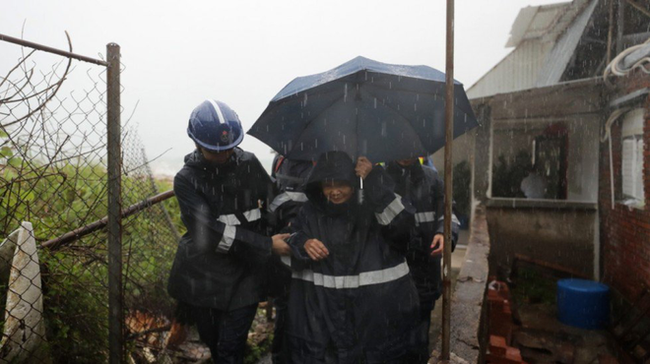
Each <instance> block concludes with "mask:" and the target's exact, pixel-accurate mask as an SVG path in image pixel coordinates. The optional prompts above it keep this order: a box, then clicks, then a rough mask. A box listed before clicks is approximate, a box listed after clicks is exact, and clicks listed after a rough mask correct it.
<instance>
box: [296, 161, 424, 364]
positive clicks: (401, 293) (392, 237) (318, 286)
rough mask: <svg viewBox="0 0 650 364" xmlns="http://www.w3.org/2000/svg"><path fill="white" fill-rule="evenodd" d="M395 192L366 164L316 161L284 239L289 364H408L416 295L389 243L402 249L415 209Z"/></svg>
mask: <svg viewBox="0 0 650 364" xmlns="http://www.w3.org/2000/svg"><path fill="white" fill-rule="evenodd" d="M359 178H362V179H363V181H364V185H365V189H364V201H363V203H359V199H357V198H356V197H357V194H358V193H359V187H360V186H359V185H360V184H359ZM392 187H393V183H392V181H391V180H390V178H389V177H388V176H387V175H386V173H385V172H384V170H383V168H381V167H379V166H377V167H374V168H373V166H372V164H371V163H370V161H369V160H368V159H366V158H364V157H360V158H359V159H358V161H357V163H356V165H355V163H353V162H352V160H351V159H350V157H348V155H347V154H345V153H343V152H327V153H325V154H323V155H322V156H321V157H320V158H319V160H318V162H317V164H316V166H315V168H314V171H313V172H312V174H311V176H310V178H309V180H308V182H307V187H306V189H305V193H306V195H307V198H308V201H307V202H306V203H305V204H304V205H303V208H302V210H301V211H300V213H299V214H298V218H297V219H296V220H295V225H292V227H293V228H294V230H295V233H294V234H293V235H292V237H291V238H290V239H289V245H290V246H291V252H292V259H291V269H292V281H291V294H290V297H289V309H288V315H289V321H288V327H287V344H288V346H289V363H292V364H298V363H300V364H310V363H328V364H329V363H339V364H346V363H366V364H370V363H407V361H405V360H406V357H405V355H407V354H408V352H409V338H410V337H411V336H412V330H413V328H414V327H415V325H416V324H417V319H418V311H419V308H418V297H417V291H416V289H415V286H414V285H413V282H412V280H411V278H410V277H409V269H408V265H407V264H406V261H405V259H404V257H403V255H401V254H400V253H398V252H397V251H396V249H397V250H399V249H400V247H397V246H394V244H393V242H396V241H397V242H400V241H401V242H403V241H405V239H406V238H405V237H403V236H402V235H404V234H406V236H408V233H409V228H410V226H412V225H413V211H412V208H411V207H410V205H409V204H408V203H405V202H404V201H402V199H401V198H400V197H399V196H396V195H395V194H394V193H393V192H392Z"/></svg>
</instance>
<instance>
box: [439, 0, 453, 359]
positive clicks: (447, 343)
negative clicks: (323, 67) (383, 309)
mask: <svg viewBox="0 0 650 364" xmlns="http://www.w3.org/2000/svg"><path fill="white" fill-rule="evenodd" d="M446 48H447V49H446V54H447V60H446V63H445V83H446V85H445V86H446V87H445V221H444V222H445V230H444V232H445V246H444V252H443V259H442V287H443V291H442V353H441V354H442V358H441V359H442V360H446V361H448V360H449V357H450V352H451V337H450V331H451V330H450V326H451V322H450V321H451V216H452V212H451V205H452V200H453V189H452V174H453V168H454V167H453V165H452V146H453V139H454V0H447V47H446Z"/></svg>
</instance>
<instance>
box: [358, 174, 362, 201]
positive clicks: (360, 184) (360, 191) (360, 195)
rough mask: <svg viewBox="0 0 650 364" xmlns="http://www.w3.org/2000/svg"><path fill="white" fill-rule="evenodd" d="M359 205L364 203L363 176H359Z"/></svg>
mask: <svg viewBox="0 0 650 364" xmlns="http://www.w3.org/2000/svg"><path fill="white" fill-rule="evenodd" d="M357 196H358V199H359V205H361V204H362V203H363V178H361V177H359V193H357Z"/></svg>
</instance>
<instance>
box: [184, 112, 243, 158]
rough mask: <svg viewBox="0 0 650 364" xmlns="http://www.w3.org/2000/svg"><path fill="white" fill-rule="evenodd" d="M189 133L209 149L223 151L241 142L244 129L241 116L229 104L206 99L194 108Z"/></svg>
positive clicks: (188, 127)
mask: <svg viewBox="0 0 650 364" xmlns="http://www.w3.org/2000/svg"><path fill="white" fill-rule="evenodd" d="M187 135H189V137H190V138H192V140H194V141H195V142H196V144H198V145H199V146H201V147H203V148H205V149H207V150H209V151H212V152H223V151H224V150H228V149H232V148H234V147H236V146H237V145H239V143H241V141H242V139H244V129H243V128H242V126H241V121H239V116H237V113H235V112H234V111H233V109H231V108H230V107H229V106H228V105H226V104H224V103H223V102H221V101H216V100H205V101H203V102H202V103H201V104H200V105H199V106H197V107H196V108H195V109H194V110H192V115H190V122H189V123H188V125H187Z"/></svg>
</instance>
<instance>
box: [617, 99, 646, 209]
mask: <svg viewBox="0 0 650 364" xmlns="http://www.w3.org/2000/svg"><path fill="white" fill-rule="evenodd" d="M643 121H644V109H635V110H633V111H630V112H628V113H627V114H625V118H624V119H623V128H622V133H621V138H622V145H623V150H622V156H621V158H622V171H621V173H622V175H623V176H622V179H623V180H622V182H623V197H624V198H625V204H627V205H631V206H636V207H643V206H644V204H645V194H644V188H643V147H644V143H643Z"/></svg>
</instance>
